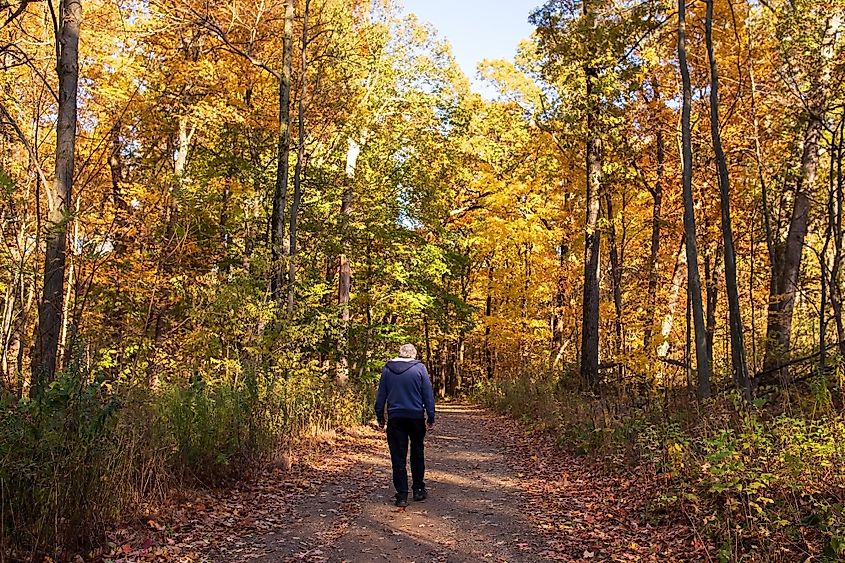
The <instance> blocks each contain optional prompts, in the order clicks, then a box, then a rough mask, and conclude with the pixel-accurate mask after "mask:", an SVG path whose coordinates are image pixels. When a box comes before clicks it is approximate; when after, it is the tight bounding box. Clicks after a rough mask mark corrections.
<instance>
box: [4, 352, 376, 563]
mask: <svg viewBox="0 0 845 563" xmlns="http://www.w3.org/2000/svg"><path fill="white" fill-rule="evenodd" d="M369 404H370V401H369V396H368V394H367V393H366V392H363V391H361V390H359V389H358V388H356V387H355V386H354V385H349V386H346V387H345V388H339V387H338V386H337V385H336V384H335V383H334V381H333V380H331V379H329V378H327V377H326V376H325V375H322V374H319V373H311V372H309V371H307V370H300V372H298V373H297V374H295V375H289V376H288V377H284V376H282V375H280V374H279V373H275V372H273V371H272V370H263V371H257V370H255V371H251V372H249V371H248V372H246V373H240V374H239V376H238V377H237V378H232V377H220V378H215V377H211V376H209V375H208V374H206V375H205V376H204V377H193V378H191V380H190V381H182V382H176V381H173V382H168V383H161V384H160V385H159V386H158V388H156V389H153V390H150V389H149V388H148V387H147V385H146V383H144V384H139V385H135V384H134V383H133V381H132V378H129V377H121V378H113V377H107V376H106V375H105V373H104V372H102V371H98V370H97V369H96V368H93V369H88V368H83V367H81V366H71V367H70V368H69V369H68V370H67V371H65V372H64V373H62V374H60V375H59V377H57V379H56V380H54V381H53V382H52V383H51V384H50V385H49V387H48V388H47V389H46V390H45V391H44V393H43V394H41V395H40V396H39V397H37V398H35V399H32V400H30V399H29V398H26V397H24V398H21V399H17V398H16V397H14V396H12V395H0V548H2V551H0V559H4V557H7V556H10V557H11V558H12V560H15V559H24V560H40V559H41V558H43V557H44V556H45V555H49V556H51V557H53V558H55V559H59V560H62V559H67V558H69V557H70V556H72V555H73V554H74V553H77V552H79V550H84V549H85V548H86V547H89V546H91V545H94V544H96V543H97V542H98V541H101V539H102V537H103V536H102V534H103V531H104V529H105V526H106V525H107V524H108V523H110V522H113V521H114V519H115V518H119V517H121V516H123V515H127V514H131V513H132V512H133V511H135V510H140V509H141V507H143V506H146V505H148V503H150V502H155V501H157V500H161V499H162V498H163V497H164V496H165V495H166V494H167V493H168V492H169V491H171V490H173V489H174V488H176V487H178V486H180V485H185V484H191V485H217V484H221V483H222V482H225V481H227V480H231V479H234V478H238V477H241V476H243V475H244V474H245V473H248V472H249V471H251V470H252V469H254V468H256V467H258V466H259V465H260V464H261V463H262V462H264V461H267V460H269V459H270V458H271V457H273V456H274V455H275V454H276V453H277V452H278V451H279V450H280V449H282V448H289V447H290V446H291V444H292V443H293V442H295V441H296V440H297V439H299V438H301V437H304V436H305V435H307V434H309V433H315V432H319V431H322V430H324V429H331V428H336V427H341V426H348V425H354V424H357V423H360V422H361V421H363V420H364V419H365V413H366V412H367V409H368V408H369ZM57 546H61V547H57ZM57 550H59V551H57ZM2 554H5V555H2Z"/></svg>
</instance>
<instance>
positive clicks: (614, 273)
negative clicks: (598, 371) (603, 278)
mask: <svg viewBox="0 0 845 563" xmlns="http://www.w3.org/2000/svg"><path fill="white" fill-rule="evenodd" d="M604 200H605V207H606V209H607V221H608V223H609V224H610V227H609V228H608V231H607V233H608V246H609V248H610V279H611V282H612V284H613V287H612V291H613V308H614V312H615V317H614V322H613V326H614V342H613V345H614V352H615V355H616V357H615V358H614V361H618V359H619V358H620V357H621V356H622V342H623V325H622V264H621V261H620V258H619V247H618V245H617V243H616V224H615V222H614V217H613V198H612V197H611V195H610V193H609V192H606V193H605V194H604Z"/></svg>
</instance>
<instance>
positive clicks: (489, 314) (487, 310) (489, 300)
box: [426, 258, 493, 381]
mask: <svg viewBox="0 0 845 563" xmlns="http://www.w3.org/2000/svg"><path fill="white" fill-rule="evenodd" d="M484 319H485V321H486V322H485V323H484V367H485V370H486V372H487V380H488V381H492V380H493V351H492V350H491V345H490V332H491V327H490V323H491V322H492V321H493V259H492V258H490V259H489V260H488V261H487V297H486V299H485V300H484ZM426 334H428V325H426Z"/></svg>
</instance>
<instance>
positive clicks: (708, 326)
mask: <svg viewBox="0 0 845 563" xmlns="http://www.w3.org/2000/svg"><path fill="white" fill-rule="evenodd" d="M704 224H705V231H709V230H710V229H709V225H708V222H707V221H705V223H704ZM703 261H704V322H705V330H706V331H707V357H709V358H710V359H711V361H712V359H713V342H714V340H715V338H716V321H717V319H716V308H717V307H718V304H719V270H720V267H719V265H720V264H721V263H722V241H719V242H718V243H717V244H716V252H715V255H714V254H713V253H711V252H708V251H705V253H704V260H703Z"/></svg>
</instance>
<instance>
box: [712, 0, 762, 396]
mask: <svg viewBox="0 0 845 563" xmlns="http://www.w3.org/2000/svg"><path fill="white" fill-rule="evenodd" d="M705 42H706V43H707V57H708V59H709V62H710V133H711V136H712V137H713V150H714V152H715V154H716V167H717V169H718V172H719V174H718V176H719V196H720V202H721V204H722V205H721V207H722V240H723V241H724V248H725V286H726V288H727V293H728V312H729V324H730V333H731V363H732V364H733V372H734V382H735V383H736V385H737V386H738V387H739V388H740V389H742V390H743V392H744V394H745V399H746V401H748V402H751V387H750V385H749V378H748V366H747V364H746V359H745V339H744V336H743V325H742V312H741V310H740V306H739V287H738V285H737V280H736V251H735V250H734V239H733V227H732V225H731V198H730V183H729V182H730V178H729V176H728V164H727V161H726V159H725V152H724V150H723V149H722V135H721V132H720V130H719V70H718V65H717V63H716V53H715V51H714V49H713V0H707V15H706V18H705Z"/></svg>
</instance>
